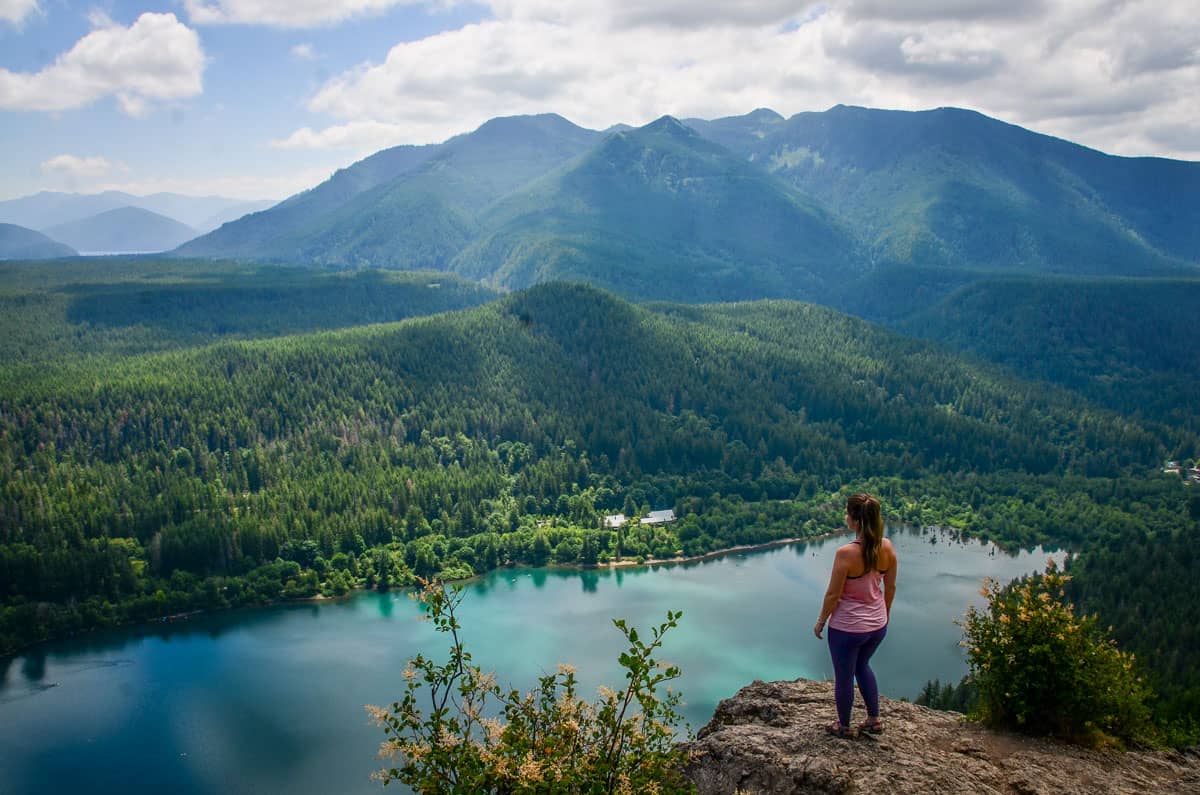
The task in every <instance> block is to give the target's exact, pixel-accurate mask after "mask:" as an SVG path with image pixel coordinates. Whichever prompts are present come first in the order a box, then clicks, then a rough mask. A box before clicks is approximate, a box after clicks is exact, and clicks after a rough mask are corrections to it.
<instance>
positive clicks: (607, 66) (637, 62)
mask: <svg viewBox="0 0 1200 795" xmlns="http://www.w3.org/2000/svg"><path fill="white" fill-rule="evenodd" d="M261 1H262V2H265V0H261ZM374 1H375V2H382V0H374ZM214 2H215V0H214ZM222 2H223V3H228V2H232V0H222ZM247 2H249V0H247ZM361 2H368V0H361ZM483 5H485V6H486V7H487V8H488V9H490V10H491V12H492V17H491V18H489V19H485V20H483V21H480V22H476V23H473V24H467V25H463V26H461V27H459V28H457V29H451V30H445V31H443V32H441V33H438V34H435V35H431V36H428V37H426V38H424V39H420V40H416V41H405V42H401V43H398V44H396V45H395V46H394V47H392V49H391V50H390V51H389V52H388V53H387V55H386V57H384V58H383V59H382V60H380V61H376V62H373V63H366V64H363V65H361V66H358V67H356V68H354V69H351V70H349V71H346V72H344V73H342V74H340V75H335V76H334V77H332V78H331V79H329V80H327V81H326V82H325V83H324V85H322V86H320V87H319V88H318V89H317V90H316V91H315V92H314V93H313V94H312V95H311V97H310V98H309V99H308V102H307V107H308V109H309V110H310V111H311V112H313V113H314V114H319V115H320V116H324V117H326V121H324V122H323V124H324V125H326V126H324V127H322V126H321V125H312V124H310V125H308V126H305V127H303V128H301V129H298V130H296V132H294V133H293V134H292V135H290V136H286V137H284V138H282V139H280V140H277V141H275V142H273V144H272V145H273V146H275V147H278V148H310V149H320V148H327V147H328V148H335V147H337V148H346V147H350V148H358V149H361V150H363V151H366V150H367V149H368V148H369V147H371V146H385V145H391V144H394V143H428V142H435V141H441V140H445V139H446V138H448V137H450V136H452V135H454V134H457V133H460V132H463V131H466V130H469V129H472V128H474V127H475V126H477V125H479V124H480V123H482V122H484V121H486V120H487V119H489V118H492V117H495V116H505V115H513V114H521V113H541V112H556V113H559V114H561V115H563V116H565V117H567V118H568V119H571V120H572V121H574V122H576V123H578V124H582V125H584V126H587V127H592V128H594V129H603V128H605V127H608V126H609V125H612V124H614V123H617V122H626V123H630V124H640V123H645V122H648V121H650V120H652V119H654V118H657V117H658V116H660V115H662V114H664V113H670V114H672V115H675V116H680V117H687V116H699V117H703V118H714V117H717V116H724V115H736V114H742V113H746V112H748V111H750V110H752V109H754V108H756V107H770V108H773V109H775V110H777V111H779V112H781V113H783V114H784V115H785V116H786V115H791V114H792V113H796V112H798V111H804V110H823V109H825V108H828V107H830V106H832V105H835V104H838V103H845V104H856V105H865V106H869V107H882V108H897V109H905V110H918V109H925V108H932V107H940V106H948V105H953V106H959V107H965V108H971V109H974V110H978V111H981V112H983V113H986V114H988V115H991V116H995V117H998V118H1000V119H1003V120H1005V121H1009V122H1013V123H1016V124H1021V125H1023V126H1026V127H1030V128H1032V129H1034V130H1037V131H1039V132H1045V133H1048V134H1051V135H1058V136H1061V137H1064V138H1069V139H1071V140H1075V141H1079V142H1081V143H1084V144H1086V145H1088V146H1093V147H1095V148H1098V149H1102V150H1104V151H1108V152H1113V153H1116V154H1127V155H1134V154H1159V155H1166V156H1175V157H1195V156H1196V155H1197V153H1198V151H1200V141H1198V142H1196V143H1194V144H1190V145H1189V144H1188V141H1189V134H1190V132H1191V131H1192V130H1195V129H1197V127H1200V111H1198V110H1197V102H1196V101H1195V100H1193V99H1192V96H1193V94H1195V93H1196V92H1195V87H1196V86H1197V85H1200V44H1198V42H1200V15H1197V14H1195V13H1194V4H1192V3H1190V2H1188V0H1056V1H1055V2H1053V3H1051V2H1047V1H1046V0H913V2H907V3H892V2H885V0H827V1H826V2H805V1H804V0H801V1H800V2H795V1H794V0H793V1H792V2H784V0H760V1H759V2H724V3H717V2H695V0H483ZM337 7H338V8H342V9H343V10H344V9H345V8H346V6H337Z"/></svg>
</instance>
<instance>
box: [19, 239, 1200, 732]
mask: <svg viewBox="0 0 1200 795" xmlns="http://www.w3.org/2000/svg"><path fill="white" fill-rule="evenodd" d="M173 264H174V266H175V267H177V268H179V269H180V270H179V271H177V272H175V273H166V272H163V273H151V272H149V271H147V272H145V273H142V275H140V276H139V277H138V278H136V279H134V278H131V277H130V276H129V274H130V272H131V268H132V269H133V270H136V269H137V268H146V269H149V268H151V265H149V264H147V263H140V264H135V265H130V264H129V263H125V264H119V263H110V265H111V266H112V268H113V273H112V274H110V275H105V274H104V273H103V272H100V271H97V272H94V273H84V272H83V271H84V270H86V267H85V265H83V264H82V263H71V262H68V263H63V264H60V265H59V266H58V269H57V270H56V269H55V268H54V267H50V268H49V269H48V270H35V269H33V268H32V267H31V266H11V267H7V266H6V267H7V270H6V271H5V280H4V285H5V292H4V294H3V296H2V300H4V301H7V302H8V306H12V307H15V308H16V309H15V310H14V312H16V311H17V310H20V311H24V312H26V314H25V315H23V316H22V317H23V318H24V319H25V320H26V321H27V323H26V322H22V323H17V322H15V321H12V320H11V319H7V318H9V317H10V315H9V313H8V312H6V313H5V315H4V317H5V318H6V321H5V322H8V323H11V324H12V325H13V326H14V332H15V336H14V337H13V338H12V339H10V340H8V341H6V342H5V343H4V344H6V345H9V346H15V347H12V348H10V351H9V352H8V355H9V356H12V357H16V360H15V361H14V360H13V359H8V363H7V364H6V365H5V368H6V369H5V370H4V379H3V382H2V386H0V583H2V587H3V603H2V606H0V649H3V651H5V652H11V651H13V650H15V649H17V648H20V647H21V646H23V645H25V644H28V643H30V642H33V641H36V640H39V639H42V638H47V637H53V636H60V635H65V634H70V633H73V632H76V631H80V630H84V629H88V628H91V627H96V626H103V625H108V624H113V623H119V622H123V621H129V620H146V619H152V618H156V617H161V616H165V615H170V614H174V613H182V612H187V611H191V610H197V609H210V608H219V607H225V606H228V605H234V604H257V603H263V602H267V601H271V600H275V599H280V598H298V597H308V596H314V595H317V594H324V595H337V594H341V593H345V592H346V591H347V590H349V589H351V588H355V587H372V588H387V587H391V586H394V585H405V584H409V583H411V582H412V580H413V577H414V576H415V575H425V576H428V575H434V574H440V575H441V576H444V577H463V576H469V575H471V574H472V573H477V572H482V571H485V570H488V569H491V568H495V567H497V566H503V565H510V564H532V565H541V564H546V563H562V564H570V565H579V564H584V565H588V564H594V563H602V562H606V561H610V560H613V559H616V558H619V557H620V558H631V559H649V558H669V557H675V556H678V555H695V554H701V553H705V552H708V551H712V550H717V549H722V548H726V547H729V546H733V545H738V544H747V543H758V542H764V541H768V540H772V539H778V538H786V537H794V536H801V535H814V534H818V533H823V532H828V531H830V530H833V529H836V528H837V527H838V526H839V524H840V517H841V505H842V500H843V499H844V495H845V494H846V493H847V492H848V490H850V489H853V490H859V489H868V490H871V491H873V492H876V493H878V494H879V495H880V496H881V498H882V499H883V500H884V504H885V505H886V506H887V514H888V519H889V521H891V522H895V523H910V524H921V525H929V524H940V525H945V526H949V527H954V528H958V529H960V530H961V531H963V532H964V533H970V534H975V535H981V536H987V537H990V538H992V539H995V540H997V541H1000V542H1003V543H1006V544H1009V545H1014V546H1017V545H1031V544H1034V543H1042V542H1050V543H1055V544H1060V545H1066V546H1069V547H1071V548H1072V549H1076V550H1079V551H1080V554H1079V557H1078V563H1077V567H1078V571H1079V577H1078V581H1077V582H1078V586H1079V587H1080V588H1081V589H1082V591H1081V593H1082V595H1081V596H1080V598H1079V599H1080V603H1081V604H1084V605H1086V606H1088V608H1089V609H1095V610H1098V611H1100V612H1101V613H1102V614H1104V615H1112V616H1113V618H1112V619H1111V620H1112V621H1113V623H1114V624H1117V625H1118V629H1119V630H1120V631H1122V632H1123V633H1124V636H1123V637H1122V642H1123V643H1127V644H1128V645H1129V647H1130V648H1132V649H1133V650H1134V651H1136V652H1138V653H1140V654H1141V653H1143V651H1142V650H1143V649H1144V650H1146V651H1150V650H1164V649H1165V650H1168V651H1172V652H1177V653H1174V654H1170V653H1168V654H1158V655H1153V654H1145V659H1146V660H1147V662H1148V664H1149V665H1150V666H1151V670H1152V674H1153V675H1154V676H1156V677H1158V678H1159V679H1161V680H1162V681H1163V682H1171V683H1173V684H1172V687H1174V688H1175V689H1172V688H1171V687H1166V686H1164V687H1163V688H1162V689H1161V691H1160V692H1162V693H1163V694H1164V699H1166V700H1169V702H1170V703H1169V705H1168V706H1169V707H1170V710H1174V712H1170V714H1172V715H1180V714H1184V715H1186V714H1194V711H1191V712H1189V711H1190V710H1194V704H1195V701H1194V699H1195V694H1196V693H1197V692H1200V683H1197V682H1195V680H1194V677H1195V675H1194V674H1189V672H1190V670H1191V669H1190V668H1189V666H1188V661H1189V660H1190V659H1192V656H1191V653H1192V652H1194V651H1195V649H1194V645H1195V637H1194V634H1193V635H1181V634H1179V633H1178V632H1175V628H1176V621H1177V619H1178V613H1177V609H1176V607H1175V605H1179V604H1190V603H1194V601H1195V597H1196V596H1200V594H1197V593H1195V591H1196V586H1195V584H1194V581H1193V580H1191V579H1189V578H1186V577H1178V578H1173V579H1170V580H1169V581H1167V582H1166V583H1165V584H1159V585H1157V586H1156V587H1154V588H1148V589H1147V591H1146V594H1145V596H1144V601H1139V602H1138V605H1139V606H1138V607H1132V608H1129V609H1128V610H1125V612H1122V609H1123V607H1122V603H1121V601H1120V600H1121V599H1122V598H1123V596H1122V595H1123V594H1128V593H1129V592H1130V590H1129V589H1125V590H1124V591H1122V590H1120V589H1117V590H1113V589H1114V588H1115V583H1116V582H1118V580H1116V579H1114V578H1113V576H1112V575H1111V573H1110V572H1111V571H1112V570H1114V569H1117V570H1120V568H1121V566H1122V565H1124V564H1123V563H1122V557H1123V556H1124V555H1126V554H1129V555H1134V556H1140V557H1139V560H1144V561H1145V563H1146V565H1157V564H1156V563H1155V561H1157V560H1158V557H1159V556H1158V553H1156V552H1155V550H1154V545H1153V544H1152V543H1151V542H1152V541H1153V540H1155V539H1160V540H1161V539H1166V538H1171V539H1176V541H1174V542H1173V543H1177V544H1178V545H1179V546H1180V548H1182V547H1183V546H1184V545H1186V542H1187V540H1188V539H1192V540H1194V538H1195V536H1196V529H1197V523H1196V514H1197V513H1200V510H1198V509H1197V508H1196V507H1195V506H1196V500H1194V499H1193V500H1191V501H1189V497H1190V496H1191V492H1189V490H1188V487H1186V486H1184V485H1183V484H1182V483H1181V482H1180V479H1179V478H1178V477H1170V476H1166V475H1163V474H1162V473H1161V471H1160V469H1161V463H1162V460H1163V459H1164V458H1166V457H1176V458H1194V457H1195V456H1196V454H1197V452H1198V449H1197V439H1196V437H1195V436H1194V434H1190V433H1188V432H1186V431H1184V430H1181V429H1180V428H1177V427H1174V426H1171V425H1165V424H1156V423H1154V422H1151V421H1149V420H1146V419H1144V418H1130V417H1128V416H1126V415H1123V414H1121V413H1118V412H1115V411H1112V410H1110V409H1106V408H1103V407H1101V406H1099V405H1096V404H1093V403H1089V402H1088V401H1087V400H1086V399H1083V398H1081V397H1080V396H1079V394H1078V393H1075V392H1071V391H1068V390H1066V389H1063V388H1057V387H1047V386H1045V385H1042V384H1035V383H1032V382H1027V381H1022V380H1019V379H1017V378H1015V377H1013V376H1011V375H1008V374H1007V372H1006V371H1004V370H1001V369H998V368H995V367H993V366H990V365H982V364H974V363H970V362H966V361H964V360H963V359H961V358H959V357H957V356H955V355H953V354H950V353H948V352H946V351H945V350H944V349H941V348H938V347H936V346H933V345H931V344H928V343H924V342H920V341H916V340H913V339H909V338H905V337H902V336H900V335H898V334H895V333H893V332H889V331H887V330H885V329H882V328H880V327H877V326H874V325H871V324H869V323H867V322H865V321H862V320H858V319H855V318H852V317H849V316H846V315H843V314H840V313H838V312H835V311H833V310H829V309H824V308H820V307H816V306H812V305H807V304H799V303H794V302H787V301H768V302H753V303H744V304H728V305H712V306H680V305H671V304H661V305H649V306H635V305H632V304H629V303H626V302H624V301H622V300H620V299H617V298H615V297H614V296H612V295H610V294H607V293H604V292H602V291H599V290H596V289H594V288H589V287H583V286H576V285H563V284H549V285H543V286H539V287H536V288H532V289H530V290H527V291H523V292H520V293H515V294H513V295H510V296H506V297H503V298H500V299H498V300H495V301H492V302H491V303H487V304H484V305H480V306H476V307H474V308H467V309H462V310H460V311H454V312H443V313H441V314H436V315H432V316H426V317H414V318H411V319H408V320H404V321H402V322H398V323H387V324H377V325H370V326H365V327H359V328H350V329H345V330H341V331H321V332H316V333H308V334H294V335H292V336H274V335H275V334H277V333H279V331H281V330H285V331H299V330H303V329H304V323H306V322H307V323H310V324H311V325H310V326H309V328H320V327H322V326H326V325H328V326H336V325H354V324H355V323H356V322H367V321H369V320H372V319H379V318H377V317H374V316H371V315H367V316H366V317H362V315H360V314H355V312H354V311H352V310H353V307H354V306H356V301H355V300H354V298H355V297H356V296H362V295H366V294H370V295H371V297H372V298H373V299H378V300H376V302H375V303H372V302H371V301H366V303H365V304H364V306H363V307H360V309H359V311H360V312H361V313H369V312H376V311H380V312H382V311H384V309H386V308H387V306H388V304H389V303H392V302H394V304H395V305H396V307H399V308H400V309H401V310H402V311H403V312H404V313H405V314H419V313H420V311H422V310H423V311H440V310H443V309H447V308H452V307H449V306H447V304H446V303H445V302H446V301H460V302H461V303H462V304H463V305H470V304H472V303H479V302H480V301H481V300H483V298H484V297H485V295H486V294H484V293H482V292H480V291H478V290H474V289H472V288H470V286H469V285H465V284H462V283H459V282H455V281H453V280H446V281H443V282H441V285H442V286H439V287H433V286H431V285H432V284H435V283H434V282H430V281H429V275H428V274H423V275H422V274H417V275H396V276H392V275H388V276H387V277H384V276H381V275H379V274H373V273H364V274H361V275H358V276H333V275H312V276H311V277H310V279H309V280H308V281H305V280H303V279H298V280H297V281H296V282H295V289H294V290H292V291H290V292H289V291H287V290H285V289H283V285H281V284H280V283H279V282H281V281H286V280H285V279H284V278H283V277H284V274H278V273H275V274H274V276H273V275H272V273H273V272H269V271H268V272H263V273H261V274H259V275H258V276H257V277H254V276H253V274H251V275H250V278H247V279H246V280H245V281H244V282H239V279H241V277H240V276H238V275H237V274H231V273H229V272H222V271H220V270H219V267H227V268H232V269H235V270H236V268H237V267H241V266H232V265H230V266H219V267H218V266H212V267H218V271H216V272H214V274H213V275H212V276H211V278H210V280H209V281H208V282H206V281H205V279H202V278H200V276H199V274H201V273H203V271H202V270H199V265H196V266H195V267H193V268H191V269H190V270H189V269H187V268H186V267H185V265H182V264H179V263H173ZM101 265H103V261H101ZM73 269H78V271H76V270H73ZM243 275H245V274H243ZM114 277H117V278H114ZM255 278H260V279H262V280H264V281H265V282H266V283H267V284H274V286H273V287H269V288H268V287H263V288H262V289H263V290H264V291H265V292H262V293H259V292H256V290H257V289H258V286H257V284H256V282H255V281H254V279H255ZM272 279H277V281H276V282H274V283H272V281H271V280H272ZM105 280H107V281H108V282H109V283H110V284H109V285H108V286H107V287H106V286H105V285H104V284H103V283H104V282H105ZM235 282H238V283H244V284H246V285H247V291H246V294H245V295H241V294H239V293H238V291H237V290H235V289H234V288H233V287H232V284H233V283H235ZM139 287H140V288H141V290H140V292H139ZM447 287H449V288H452V289H451V290H449V291H447V290H446V288H447ZM85 288H86V289H85ZM343 288H344V290H345V291H346V292H344V293H339V292H338V290H339V289H343ZM105 290H107V291H108V292H105ZM209 290H212V291H214V292H208V291H209ZM270 290H276V291H277V292H275V293H270V292H269V291H270ZM389 290H392V292H388V291H389ZM214 294H215V297H214ZM96 295H108V296H111V297H110V298H109V299H107V300H97V301H96V302H95V303H91V304H89V303H88V302H87V301H86V300H83V299H81V296H83V297H84V298H86V297H88V296H92V297H94V296H96ZM264 295H270V296H271V297H270V298H265V297H263V296H264ZM140 296H146V298H145V300H144V301H142V299H141V298H140ZM320 296H327V297H328V299H329V305H328V306H329V307H330V308H329V309H328V310H327V311H325V314H322V310H320V309H319V308H318V305H319V304H320V303H321V302H320V300H319V298H320ZM381 296H382V297H381ZM389 296H391V298H392V302H389V301H388V300H387V299H388V297H389ZM38 301H41V302H43V303H42V304H40V305H39V304H37V302H38ZM22 302H26V303H22ZM139 302H141V303H139ZM31 303H32V304H34V305H38V306H41V307H55V309H54V311H49V310H44V311H39V310H34V309H28V308H27V307H28V305H29V304H31ZM113 307H120V309H119V310H118V309H114V308H113ZM193 307H197V308H195V309H193ZM394 308H395V307H393V309H394ZM339 320H340V322H339ZM26 325H28V328H26ZM22 335H24V336H22ZM39 335H40V336H39ZM247 337H267V338H264V339H245V338H247ZM214 339H215V340H218V341H216V342H213V343H211V344H203V345H197V344H196V343H200V342H209V341H210V340H214ZM21 346H24V347H21ZM39 348H40V350H35V349H39ZM92 352H99V353H101V354H102V355H99V356H90V355H87V354H91V353H92ZM25 357H28V358H27V359H26V358H25ZM39 357H40V358H39ZM660 508H674V510H675V511H676V513H677V515H678V516H679V520H678V521H676V522H674V523H672V524H669V525H656V526H649V525H646V526H643V525H638V524H636V523H635V524H632V525H629V526H625V527H622V528H616V529H610V528H605V527H604V526H603V522H602V517H603V515H604V514H607V513H617V512H624V513H625V514H626V515H629V516H637V515H639V514H644V513H645V512H647V511H649V510H652V509H660ZM1172 549H1175V547H1172ZM1169 563H1170V565H1171V566H1174V565H1176V564H1177V563H1178V565H1186V564H1185V562H1184V559H1183V558H1182V557H1181V558H1180V559H1179V561H1175V560H1174V559H1172V560H1171V561H1169ZM1163 565H1164V566H1166V565H1167V564H1166V563H1164V564H1163ZM1168 570H1169V571H1174V569H1168ZM1130 571H1131V572H1137V571H1139V570H1138V569H1131V570H1130ZM1130 576H1134V574H1132V573H1131V574H1130ZM1139 598H1141V597H1139ZM1138 610H1144V611H1145V613H1144V614H1143V613H1139V612H1138ZM1144 615H1152V616H1153V617H1154V620H1153V621H1151V622H1143V623H1142V624H1141V625H1140V626H1139V624H1138V623H1137V618H1138V617H1144ZM1188 644H1191V646H1189V645H1188ZM1189 676H1190V677H1192V678H1188V677H1189ZM1189 699H1192V700H1190V701H1189ZM1164 703H1166V702H1164ZM1164 710H1167V706H1164ZM1168 711H1169V710H1168ZM1164 714H1166V713H1164Z"/></svg>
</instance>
